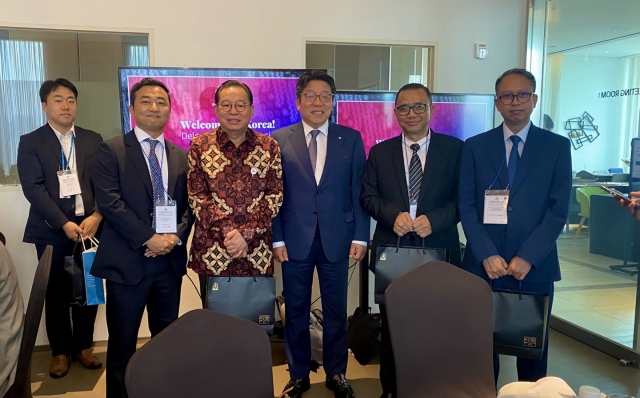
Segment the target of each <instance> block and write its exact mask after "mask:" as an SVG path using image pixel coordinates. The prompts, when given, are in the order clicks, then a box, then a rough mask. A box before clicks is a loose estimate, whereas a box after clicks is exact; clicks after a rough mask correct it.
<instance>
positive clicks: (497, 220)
mask: <svg viewBox="0 0 640 398" xmlns="http://www.w3.org/2000/svg"><path fill="white" fill-rule="evenodd" d="M505 159H506V155H505V157H504V158H503V159H502V163H501V164H500V169H499V170H498V174H497V175H496V178H495V179H494V180H493V182H492V183H491V185H489V189H487V190H486V191H484V215H483V218H482V220H483V222H484V223H485V224H501V225H505V224H507V222H508V220H509V219H508V217H507V209H508V207H509V186H510V185H511V182H509V184H507V188H506V189H491V188H492V187H493V184H495V183H496V181H497V180H498V177H499V176H500V172H501V171H502V166H503V165H504V161H505Z"/></svg>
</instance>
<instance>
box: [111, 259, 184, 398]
mask: <svg viewBox="0 0 640 398" xmlns="http://www.w3.org/2000/svg"><path fill="white" fill-rule="evenodd" d="M181 282H182V277H179V276H177V275H176V274H175V272H174V271H173V267H172V266H171V264H170V263H169V261H168V259H167V258H166V257H165V256H158V257H152V258H149V259H147V267H146V270H145V274H144V276H143V277H142V280H141V281H140V282H138V283H137V284H136V285H125V284H122V283H117V282H113V281H109V280H107V328H108V329H109V342H108V345H107V398H126V397H127V389H126V386H125V377H124V376H125V370H126V369H127V364H128V363H129V359H131V357H132V356H133V354H134V353H135V352H136V344H137V342H138V331H139V330H140V323H141V322H142V315H143V313H144V309H145V306H146V308H147V315H148V320H149V330H150V331H151V337H152V338H153V337H154V336H156V335H157V334H158V333H160V332H161V331H162V330H164V328H166V327H167V326H169V325H170V324H171V322H173V321H175V320H176V319H178V309H179V307H180V288H181V284H182V283H181Z"/></svg>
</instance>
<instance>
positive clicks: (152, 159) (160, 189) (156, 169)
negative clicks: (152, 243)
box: [145, 138, 164, 229]
mask: <svg viewBox="0 0 640 398" xmlns="http://www.w3.org/2000/svg"><path fill="white" fill-rule="evenodd" d="M145 141H146V142H148V143H149V146H150V147H151V149H149V169H150V170H151V185H152V186H153V204H154V205H155V204H156V203H160V202H162V200H163V198H164V185H163V183H162V168H161V167H160V163H159V162H158V156H157V155H156V145H158V143H159V141H158V140H152V139H151V138H147V139H145ZM151 226H152V227H153V229H155V228H156V220H155V218H154V219H153V221H152V225H151Z"/></svg>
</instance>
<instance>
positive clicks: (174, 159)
mask: <svg viewBox="0 0 640 398" xmlns="http://www.w3.org/2000/svg"><path fill="white" fill-rule="evenodd" d="M164 144H165V151H166V153H167V167H168V168H169V179H168V181H167V184H168V185H169V186H168V187H167V189H168V192H167V193H168V194H169V197H170V198H171V199H173V193H174V191H175V186H176V181H177V179H178V171H179V170H180V164H179V159H178V156H176V153H175V150H176V146H175V145H173V143H172V142H170V141H167V140H165V141H164Z"/></svg>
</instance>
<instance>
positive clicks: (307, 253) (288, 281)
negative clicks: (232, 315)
mask: <svg viewBox="0 0 640 398" xmlns="http://www.w3.org/2000/svg"><path fill="white" fill-rule="evenodd" d="M335 92H336V86H335V82H334V80H333V78H332V77H331V76H329V75H327V74H326V73H325V72H321V71H312V72H307V73H305V74H304V75H302V76H301V77H300V79H299V80H298V83H297V85H296V106H297V108H298V111H299V112H300V116H301V117H302V121H301V122H300V123H297V124H294V125H292V126H289V127H285V128H283V129H280V130H278V131H275V132H274V133H273V138H275V139H276V141H278V144H279V145H280V151H281V154H282V174H283V180H284V196H283V203H282V207H281V208H280V213H278V215H277V216H276V217H275V218H274V220H273V241H274V244H273V246H274V249H273V254H274V256H275V258H276V260H278V261H279V262H281V263H282V276H283V285H284V296H285V300H286V303H287V311H286V319H285V347H286V352H287V359H288V361H289V373H290V375H291V380H290V381H289V383H287V385H286V386H285V390H289V392H288V394H289V397H291V398H297V397H300V396H302V393H303V392H305V391H307V390H308V389H309V388H310V383H309V370H310V365H311V344H310V338H309V309H310V305H311V285H312V282H313V270H314V268H317V271H318V280H319V282H320V291H321V293H322V311H323V314H324V325H323V326H324V330H323V367H324V370H325V373H326V375H327V380H326V383H325V385H326V386H327V388H329V389H330V390H332V391H334V394H335V396H336V397H345V398H347V397H354V395H353V390H352V389H351V386H350V385H349V383H348V382H347V381H346V379H345V373H346V371H347V355H348V353H347V279H348V278H347V274H348V269H349V258H352V259H354V260H356V261H357V260H360V259H362V258H363V257H364V254H365V252H366V244H367V243H366V242H367V241H368V240H369V223H370V221H369V217H368V216H367V215H366V214H365V213H364V211H363V210H362V208H361V207H360V204H359V202H358V198H359V197H360V189H361V181H362V173H363V170H364V165H365V154H364V145H363V143H362V137H361V136H360V133H359V132H358V131H355V130H352V129H350V128H347V127H344V126H339V125H337V124H333V123H330V122H329V116H330V115H331V110H332V108H333V96H334V94H335Z"/></svg>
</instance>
